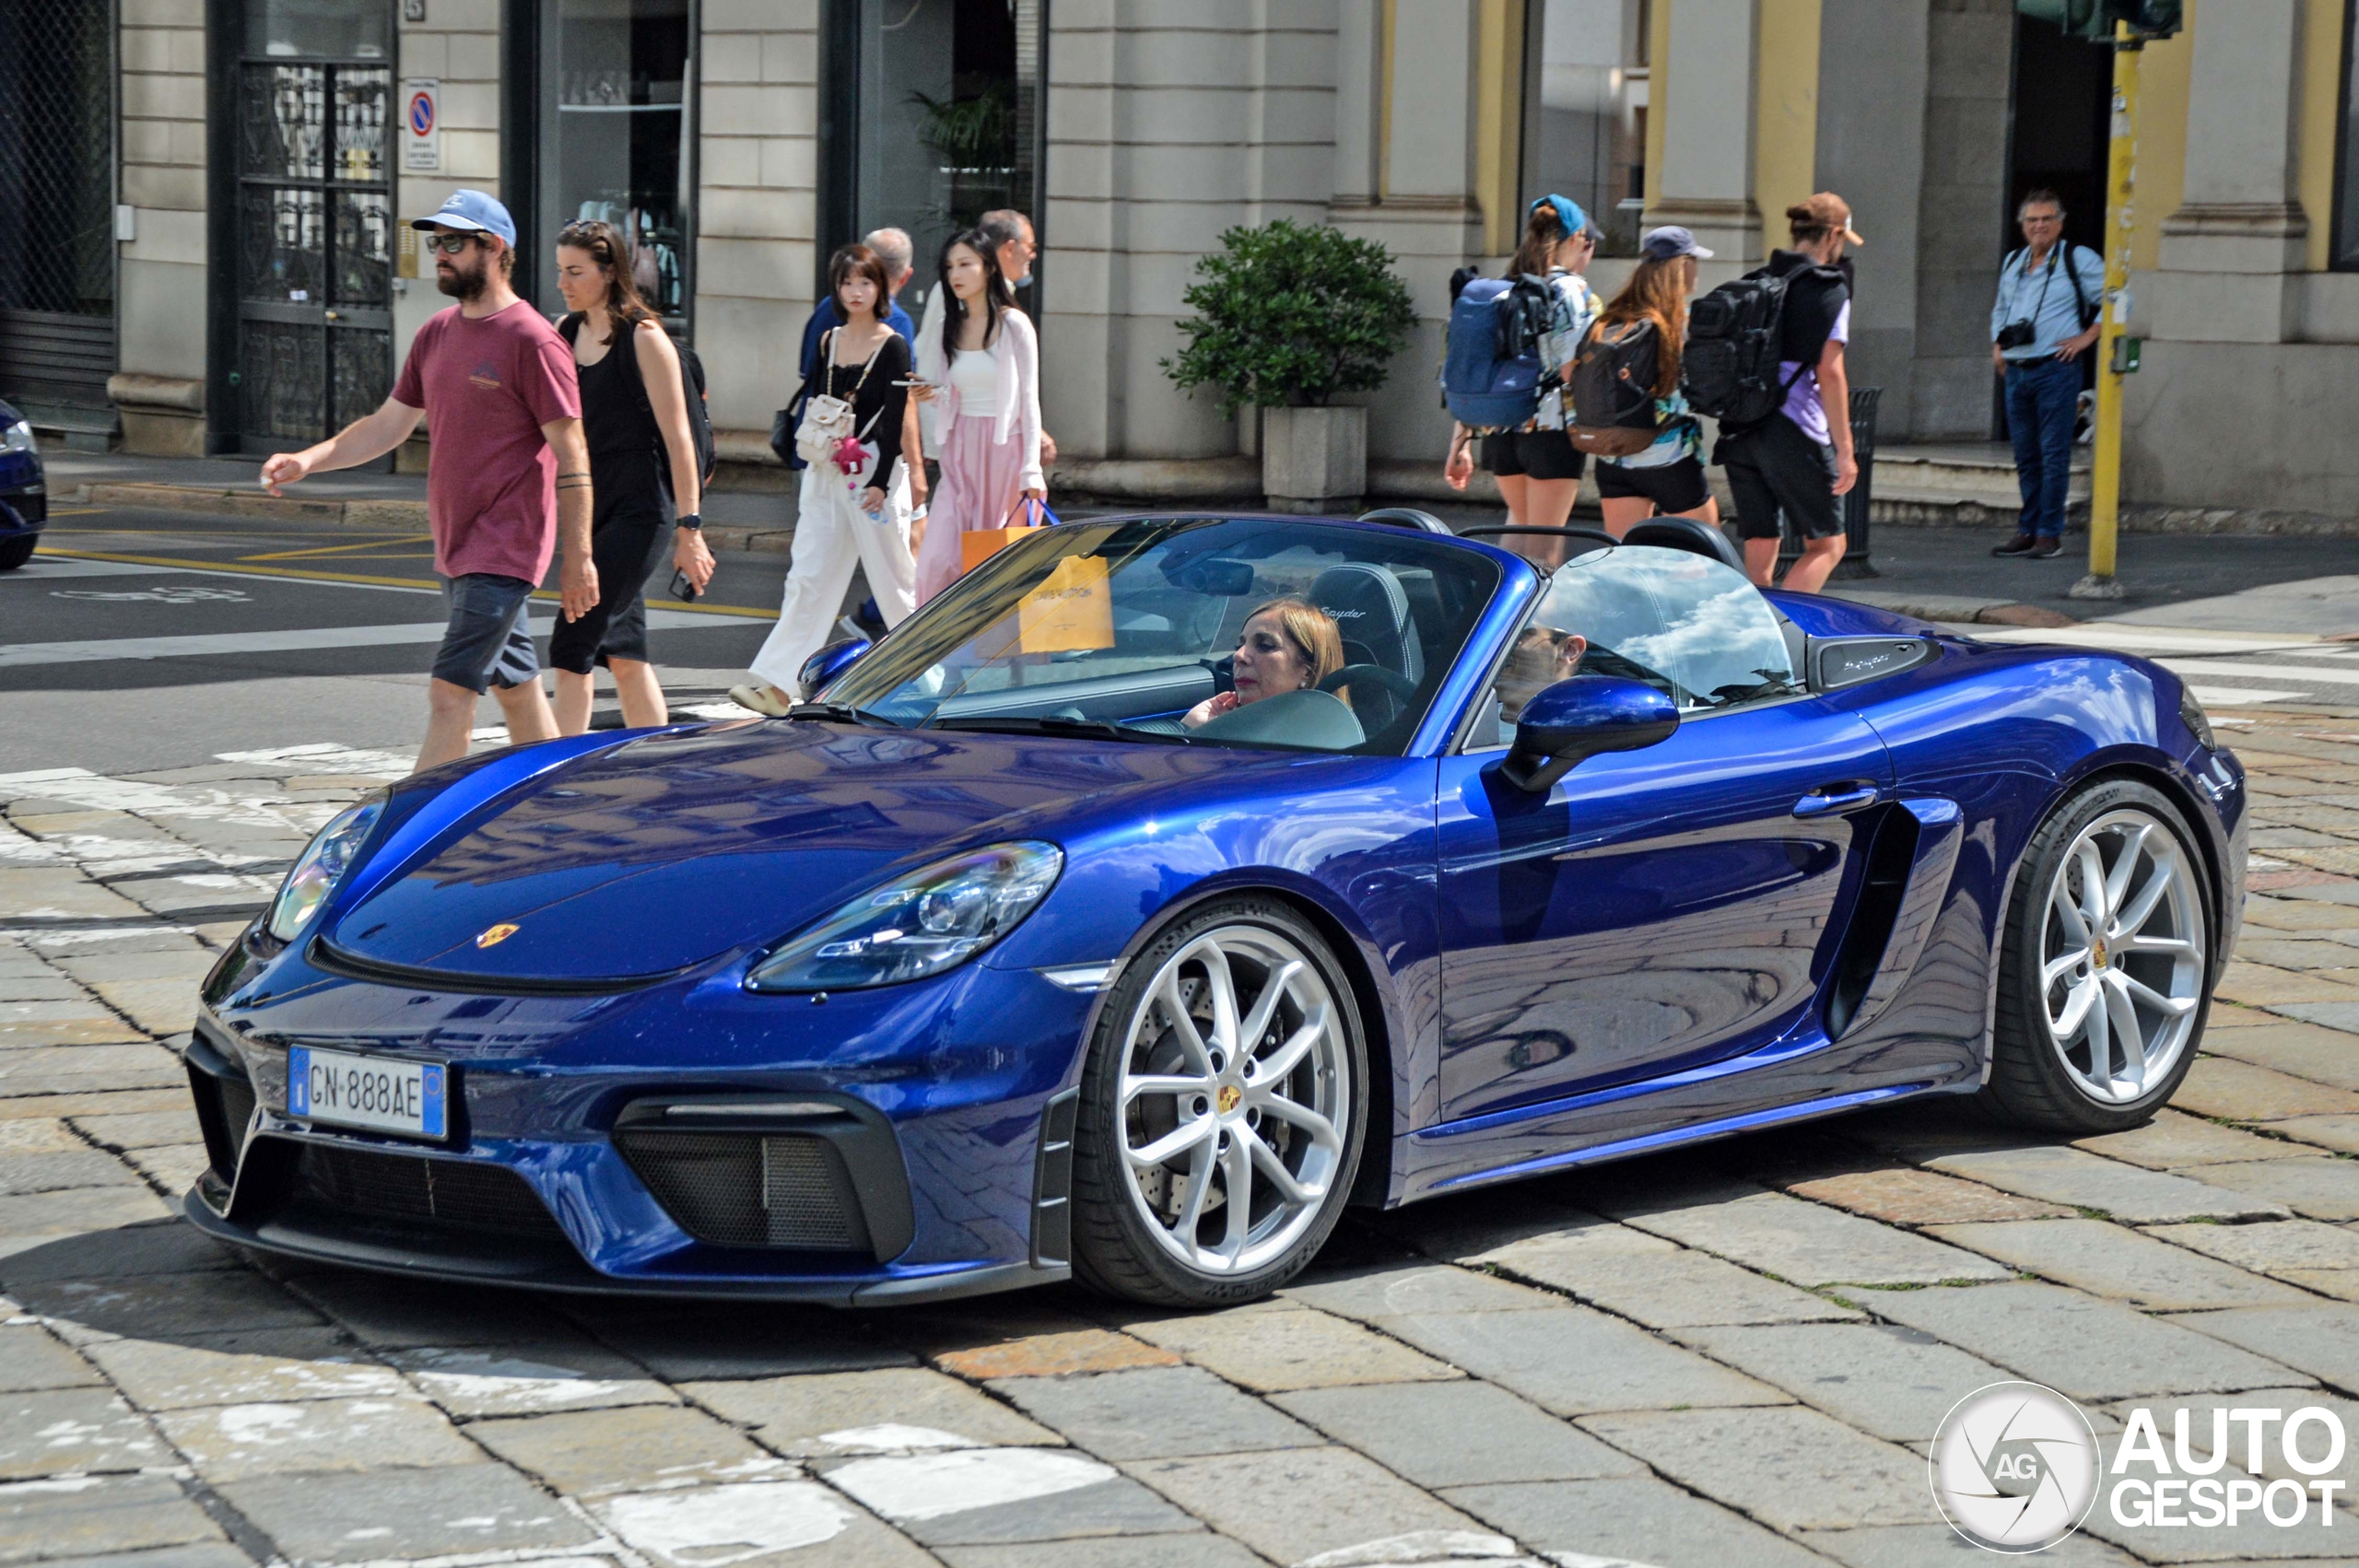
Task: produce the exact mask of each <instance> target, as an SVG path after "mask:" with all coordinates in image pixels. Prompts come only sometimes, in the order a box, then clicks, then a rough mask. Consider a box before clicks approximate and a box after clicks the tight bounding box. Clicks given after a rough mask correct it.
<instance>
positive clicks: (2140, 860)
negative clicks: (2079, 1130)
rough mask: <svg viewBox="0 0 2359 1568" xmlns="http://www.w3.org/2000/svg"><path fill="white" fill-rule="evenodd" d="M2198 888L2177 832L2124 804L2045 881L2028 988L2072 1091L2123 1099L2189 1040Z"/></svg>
mask: <svg viewBox="0 0 2359 1568" xmlns="http://www.w3.org/2000/svg"><path fill="white" fill-rule="evenodd" d="M2203 942H2204V918H2203V895H2202V892H2201V889H2200V888H2199V887H2198V886H2197V885H2196V882H2195V871H2194V868H2193V867H2192V866H2190V865H2189V864H2188V857H2187V852H2186V850H2185V849H2183V848H2181V847H2180V845H2179V842H2178V839H2177V836H2176V835H2174V834H2173V833H2172V832H2171V830H2170V829H2169V828H2167V827H2165V826H2164V825H2163V824H2162V823H2161V822H2160V821H2159V820H2157V819H2156V818H2154V817H2153V816H2151V815H2149V814H2147V813H2145V812H2142V811H2139V810H2136V809H2134V808H2125V809H2123V810H2120V811H2111V812H2107V813H2105V814H2104V815H2103V816H2100V817H2098V818H2097V819H2096V820H2095V822H2092V823H2090V824H2089V825H2087V826H2086V827H2084V828H2083V829H2082V830H2081V834H2080V837H2077V838H2075V839H2074V840H2073V841H2072V846H2071V848H2069V849H2067V850H2066V851H2065V852H2064V857H2063V860H2061V861H2060V863H2059V864H2058V866H2057V868H2056V875H2055V877H2054V879H2053V880H2052V881H2051V882H2050V883H2048V916H2047V919H2046V921H2045V922H2044V924H2043V926H2042V928H2041V935H2040V966H2039V986H2040V994H2041V1004H2042V1007H2043V1010H2044V1011H2045V1012H2046V1015H2047V1019H2048V1043H2049V1044H2050V1045H2051V1046H2052V1047H2054V1048H2055V1051H2056V1054H2057V1057H2058V1059H2060V1060H2061V1061H2062V1062H2063V1064H2064V1068H2065V1071H2067V1072H2069V1073H2071V1076H2072V1080H2073V1082H2074V1083H2075V1084H2077V1085H2078V1086H2079V1088H2080V1090H2081V1092H2082V1093H2083V1094H2086V1095H2087V1096H2088V1097H2089V1098H2091V1099H2092V1100H2095V1101H2096V1102H2097V1103H2098V1104H2100V1105H2113V1106H2118V1105H2125V1104H2128V1103H2130V1101H2133V1100H2136V1099H2138V1098H2140V1097H2141V1096H2142V1095H2143V1094H2146V1093H2148V1092H2149V1091H2150V1090H2152V1089H2153V1088H2154V1085H2155V1084H2157V1083H2160V1082H2163V1081H2164V1080H2165V1079H2166V1078H2167V1077H2168V1076H2169V1075H2170V1072H2171V1070H2172V1069H2173V1068H2174V1067H2176V1066H2177V1063H2178V1059H2179V1058H2180V1056H2181V1055H2182V1054H2184V1053H2185V1052H2186V1051H2187V1049H2188V1048H2189V1045H2190V1044H2191V1043H2192V1042H2191V1040H2190V1036H2191V1034H2192V1031H2193V1029H2194V1024H2195V1014H2196V1010H2197V1008H2198V1007H2199V1006H2200V1005H2201V1002H2202V1000H2203V979H2204V973H2205V954H2204V950H2203Z"/></svg>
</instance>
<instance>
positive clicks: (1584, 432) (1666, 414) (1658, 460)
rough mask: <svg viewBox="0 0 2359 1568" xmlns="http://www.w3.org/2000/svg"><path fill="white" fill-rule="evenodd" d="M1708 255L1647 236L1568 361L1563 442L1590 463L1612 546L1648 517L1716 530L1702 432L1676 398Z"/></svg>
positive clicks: (1667, 237)
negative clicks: (1568, 405)
mask: <svg viewBox="0 0 2359 1568" xmlns="http://www.w3.org/2000/svg"><path fill="white" fill-rule="evenodd" d="M1711 254H1712V252H1709V251H1707V250H1705V249H1704V248H1703V247H1702V246H1701V245H1698V244H1696V236H1695V235H1693V234H1691V233H1689V232H1688V231H1687V230H1686V229H1684V228H1656V229H1650V230H1649V232H1648V234H1647V236H1646V238H1645V239H1644V240H1641V241H1639V245H1638V257H1639V260H1638V264H1637V267H1635V268H1634V269H1632V271H1631V273H1630V276H1629V280H1628V281H1627V282H1625V283H1624V284H1623V286H1622V289H1621V292H1620V293H1618V294H1616V295H1614V298H1612V299H1610V300H1608V301H1607V302H1606V304H1605V307H1604V309H1602V310H1599V311H1598V313H1597V324H1596V325H1594V326H1592V327H1591V328H1590V333H1589V336H1588V337H1587V338H1586V339H1584V340H1583V341H1582V344H1581V347H1580V353H1579V356H1578V357H1576V358H1575V360H1574V363H1573V373H1572V402H1573V419H1572V424H1571V427H1570V435H1571V437H1572V441H1573V445H1574V446H1575V447H1576V448H1578V449H1579V451H1582V452H1584V453H1587V454H1588V455H1590V456H1592V457H1594V458H1596V459H1597V493H1598V498H1599V505H1600V507H1601V509H1602V510H1603V511H1604V513H1605V531H1606V532H1608V533H1611V534H1613V535H1614V537H1615V538H1616V539H1619V538H1621V537H1622V535H1624V534H1625V533H1627V532H1629V531H1630V530H1631V528H1632V527H1634V526H1635V525H1637V524H1638V523H1641V522H1644V521H1646V520H1647V519H1649V518H1650V517H1655V516H1664V517H1692V518H1696V519H1697V520H1699V521H1704V522H1709V523H1718V522H1719V521H1720V507H1719V502H1718V501H1716V500H1714V499H1713V498H1712V492H1711V490H1710V488H1709V487H1708V486H1707V485H1706V484H1705V481H1704V460H1703V455H1702V454H1703V450H1704V437H1703V427H1702V426H1701V425H1700V424H1698V423H1697V421H1696V415H1694V414H1692V413H1690V412H1689V411H1688V407H1687V399H1686V398H1685V397H1684V395H1682V394H1681V392H1680V390H1679V371H1680V349H1681V346H1682V343H1683V340H1684V337H1685V335H1686V332H1687V298H1688V296H1689V295H1691V294H1693V293H1695V291H1696V262H1697V261H1698V260H1699V259H1705V260H1708V259H1709V258H1710V256H1711Z"/></svg>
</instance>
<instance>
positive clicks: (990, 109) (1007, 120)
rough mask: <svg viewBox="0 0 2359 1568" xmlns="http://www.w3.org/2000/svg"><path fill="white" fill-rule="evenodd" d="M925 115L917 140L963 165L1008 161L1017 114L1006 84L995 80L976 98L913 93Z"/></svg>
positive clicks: (914, 101)
mask: <svg viewBox="0 0 2359 1568" xmlns="http://www.w3.org/2000/svg"><path fill="white" fill-rule="evenodd" d="M910 103H911V104H912V105H914V106H915V107H916V108H917V109H918V110H919V111H920V112H921V115H922V117H923V118H922V123H921V124H920V126H919V127H918V139H919V140H920V141H921V142H923V143H925V145H926V146H930V147H932V148H933V150H934V151H936V152H938V153H940V154H941V155H942V156H943V157H945V158H949V159H951V160H953V161H954V162H956V163H958V164H961V165H967V164H981V163H993V164H997V163H1005V162H1007V161H1008V160H1009V154H1010V149H1011V147H1012V146H1013V143H1014V139H1015V111H1014V108H1013V106H1011V105H1010V104H1009V102H1008V95H1007V87H1006V84H1004V83H1002V82H993V83H992V84H991V85H990V86H989V87H987V88H984V89H983V90H982V91H981V92H980V93H979V94H977V95H976V96H975V97H973V98H949V99H936V98H928V97H927V96H926V95H925V94H923V93H921V92H913V93H911V94H910Z"/></svg>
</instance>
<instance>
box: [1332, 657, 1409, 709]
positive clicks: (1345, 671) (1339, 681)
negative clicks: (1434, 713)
mask: <svg viewBox="0 0 2359 1568" xmlns="http://www.w3.org/2000/svg"><path fill="white" fill-rule="evenodd" d="M1359 681H1367V682H1369V683H1371V684H1373V685H1379V686H1382V687H1383V688H1384V689H1385V690H1386V691H1388V692H1390V693H1391V694H1392V696H1394V697H1396V698H1398V699H1399V700H1400V701H1402V702H1403V703H1406V702H1407V701H1408V700H1409V699H1410V698H1411V697H1413V696H1416V695H1417V683H1416V682H1414V681H1413V680H1411V679H1410V678H1409V677H1408V676H1406V675H1404V674H1402V673H1401V672H1400V671H1398V670H1388V669H1386V668H1385V667H1384V666H1383V665H1381V664H1346V665H1344V667H1343V668H1342V669H1340V670H1338V671H1336V672H1335V673H1333V674H1332V675H1330V676H1328V677H1327V678H1326V679H1325V680H1323V681H1321V682H1320V683H1319V689H1320V691H1322V692H1332V691H1336V690H1339V689H1341V688H1342V687H1344V686H1348V685H1353V684H1355V683H1356V682H1359Z"/></svg>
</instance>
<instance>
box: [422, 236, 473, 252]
mask: <svg viewBox="0 0 2359 1568" xmlns="http://www.w3.org/2000/svg"><path fill="white" fill-rule="evenodd" d="M481 238H482V236H480V235H476V234H429V235H428V236H427V237H426V248H427V249H428V250H429V251H440V252H442V253H443V254H444V255H446V256H456V255H459V254H461V253H463V252H464V251H465V250H466V248H467V247H468V246H469V245H472V244H474V243H475V241H476V240H479V239H481Z"/></svg>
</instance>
